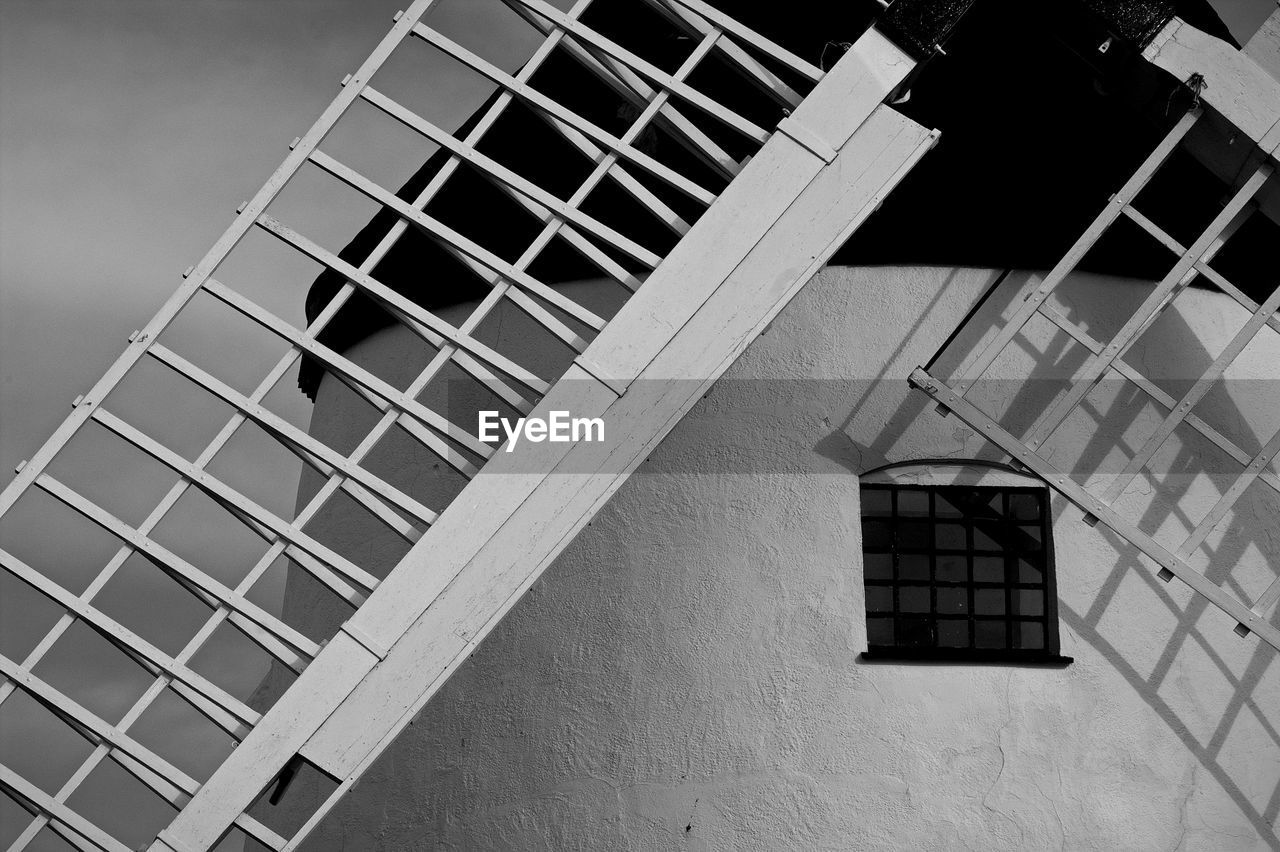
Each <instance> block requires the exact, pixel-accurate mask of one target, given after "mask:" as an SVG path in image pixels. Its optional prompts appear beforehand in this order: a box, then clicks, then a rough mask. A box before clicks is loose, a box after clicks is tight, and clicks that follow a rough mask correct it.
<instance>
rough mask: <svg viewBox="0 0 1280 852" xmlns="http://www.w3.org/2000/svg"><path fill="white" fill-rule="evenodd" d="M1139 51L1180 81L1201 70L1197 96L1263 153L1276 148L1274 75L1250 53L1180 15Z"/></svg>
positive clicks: (1279, 88)
mask: <svg viewBox="0 0 1280 852" xmlns="http://www.w3.org/2000/svg"><path fill="white" fill-rule="evenodd" d="M1142 55H1143V57H1144V58H1146V60H1147V61H1148V62H1150V63H1152V64H1153V65H1155V66H1157V67H1158V68H1163V69H1164V70H1165V71H1168V72H1169V73H1170V74H1172V75H1173V76H1174V77H1176V78H1177V79H1179V80H1182V81H1184V82H1185V81H1187V80H1190V79H1191V78H1192V77H1193V76H1194V75H1197V74H1199V75H1201V76H1202V77H1203V78H1204V86H1203V88H1202V89H1201V92H1200V98H1201V100H1203V101H1205V102H1206V103H1208V104H1209V105H1210V106H1212V107H1213V108H1214V109H1216V110H1217V111H1218V112H1220V113H1222V115H1223V116H1224V117H1225V118H1226V119H1227V120H1228V121H1230V122H1231V123H1232V124H1234V125H1235V126H1236V127H1237V128H1239V130H1240V131H1241V132H1242V133H1244V134H1245V135H1246V136H1247V137H1248V138H1250V139H1252V140H1253V141H1254V142H1256V143H1258V144H1259V146H1261V148H1262V150H1263V151H1264V152H1265V153H1266V154H1267V155H1268V156H1270V157H1275V156H1276V152H1277V149H1278V148H1280V80H1277V79H1276V78H1275V77H1273V76H1271V74H1269V73H1268V72H1267V71H1266V70H1265V69H1263V68H1262V66H1260V65H1259V64H1258V63H1257V62H1256V61H1254V59H1253V58H1251V57H1250V56H1248V55H1246V54H1245V53H1243V52H1242V51H1239V50H1236V49H1235V48H1234V47H1232V46H1231V45H1229V44H1227V43H1226V42H1224V41H1222V40H1221V39H1217V38H1214V37H1213V36H1211V35H1209V34H1207V33H1204V32H1201V31H1200V30H1198V29H1196V28H1195V27H1193V26H1191V25H1190V24H1188V23H1186V22H1185V21H1183V20H1182V19H1181V18H1174V19H1173V20H1172V21H1170V22H1169V23H1168V24H1167V25H1166V26H1165V28H1164V29H1163V30H1161V31H1160V34H1159V35H1157V36H1156V37H1155V39H1154V40H1153V41H1152V42H1151V44H1149V45H1148V46H1147V49H1146V50H1145V51H1143V54H1142Z"/></svg>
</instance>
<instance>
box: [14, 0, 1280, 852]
mask: <svg viewBox="0 0 1280 852" xmlns="http://www.w3.org/2000/svg"><path fill="white" fill-rule="evenodd" d="M405 2H407V0H3V2H0V470H2V471H3V472H2V473H0V482H7V481H8V480H9V479H10V478H11V476H12V470H13V466H14V465H15V464H16V463H17V462H18V461H19V460H21V459H23V458H27V457H29V456H30V455H31V454H32V453H34V452H35V450H36V449H37V448H38V447H39V445H40V443H41V442H42V441H43V439H44V438H45V436H47V435H48V434H49V433H50V432H51V431H52V430H53V429H54V428H55V427H56V426H57V424H58V423H59V422H60V421H61V420H62V419H63V418H64V417H65V415H66V414H67V411H68V406H69V404H70V402H71V400H72V399H73V398H74V397H75V396H76V395H77V394H80V393H83V392H85V391H86V390H87V389H88V388H89V387H90V386H91V385H92V384H93V382H95V381H96V380H97V379H98V377H99V376H100V375H101V374H102V372H103V370H104V369H105V368H106V366H107V365H108V364H109V363H110V361H111V360H113V359H114V358H115V357H116V356H117V355H118V354H119V352H120V351H121V349H122V348H123V346H124V345H125V339H126V337H127V335H128V334H129V332H131V331H132V330H134V329H136V328H139V327H141V326H142V325H143V324H145V323H146V321H147V319H148V318H149V317H150V316H151V315H152V314H153V313H154V311H155V310H156V309H157V308H158V307H159V306H160V304H161V303H162V302H163V301H164V299H165V297H166V296H167V295H168V294H169V293H170V292H172V290H173V289H174V288H175V287H176V286H177V285H178V283H179V281H180V275H181V272H182V270H183V269H185V268H186V267H187V266H189V265H191V264H194V263H195V262H197V261H198V260H199V259H200V257H201V256H202V255H203V254H204V252H205V251H206V250H207V249H208V247H209V246H210V245H211V244H212V243H213V241H214V240H215V239H216V238H217V237H218V236H219V235H220V234H221V232H222V230H223V229H224V228H225V227H226V225H227V224H228V223H229V222H230V220H231V218H232V216H233V215H234V211H235V208H236V206H237V205H238V204H239V203H240V202H242V201H244V200H246V199H247V198H249V197H250V196H252V195H253V193H254V192H255V191H256V190H257V188H258V186H259V185H261V183H262V181H263V180H264V179H265V178H266V177H267V176H268V175H269V174H270V172H271V171H272V170H273V169H274V167H275V166H276V165H277V164H278V163H279V161H280V160H281V158H282V157H283V156H284V155H285V152H286V146H287V144H288V143H289V141H290V140H291V139H293V138H294V137H295V136H297V135H300V134H301V133H302V132H303V131H305V129H306V128H307V127H308V126H310V124H311V122H312V121H313V120H314V119H315V117H316V116H317V115H318V114H319V113H320V111H321V110H322V109H323V107H324V106H325V105H326V104H327V103H328V101H329V100H330V99H331V98H332V97H333V95H334V93H335V92H336V91H337V88H338V83H339V81H340V80H341V78H342V77H343V75H344V74H346V73H348V72H350V71H352V70H354V69H355V67H356V66H357V65H358V64H359V62H360V61H361V60H362V59H363V58H364V57H365V55H367V53H368V52H369V50H370V49H371V48H372V47H373V45H374V44H375V43H376V42H377V40H378V39H379V38H380V37H381V36H382V35H383V34H384V33H385V32H386V30H387V28H388V27H389V26H390V24H391V16H392V14H393V13H394V12H395V11H396V10H397V9H398V8H400V7H401V6H403V5H404V4H405ZM491 5H494V4H479V3H474V2H473V0H452V2H446V3H445V4H444V7H443V8H442V9H441V12H442V13H443V14H442V15H441V17H440V18H439V19H433V22H438V23H439V24H440V25H441V26H442V27H443V28H446V29H447V27H448V25H450V24H451V25H452V26H453V27H455V28H457V30H458V31H459V32H462V31H470V32H472V33H473V34H475V33H480V34H483V36H484V38H485V39H486V40H488V42H489V43H490V44H492V45H496V47H494V50H495V51H496V52H498V53H502V54H504V55H506V56H507V61H506V62H505V63H504V64H505V65H507V67H509V68H514V67H515V66H516V65H518V64H519V62H520V61H521V59H522V56H521V52H520V50H519V49H515V48H512V46H511V44H510V42H509V40H504V38H502V37H495V34H496V35H497V36H503V35H505V33H501V32H498V31H499V30H500V29H501V25H500V24H498V23H496V22H495V20H493V19H490V18H485V17H482V16H481V15H482V14H483V13H481V12H479V11H478V10H479V9H481V8H488V7H490V6H491ZM1214 5H1215V6H1216V7H1217V8H1218V9H1219V11H1220V12H1221V13H1222V14H1223V17H1224V19H1225V20H1226V21H1227V23H1228V24H1229V25H1230V26H1231V27H1232V28H1233V30H1234V31H1235V33H1236V35H1237V37H1238V38H1240V39H1241V40H1242V41H1243V40H1245V39H1246V38H1247V37H1248V35H1249V34H1250V33H1251V32H1252V31H1253V30H1254V29H1256V27H1257V25H1258V23H1259V22H1260V21H1261V20H1262V19H1263V18H1265V16H1266V15H1267V14H1268V13H1269V12H1270V10H1271V9H1273V8H1274V3H1273V0H1216V2H1215V4H1214ZM430 79H431V80H432V86H433V87H434V89H433V90H432V91H430V92H428V93H427V94H428V96H429V97H432V98H434V99H435V100H436V101H437V102H438V105H439V104H443V106H444V108H445V110H446V112H447V113H450V114H451V115H452V116H453V117H454V118H455V119H459V120H460V119H461V118H462V117H463V116H464V115H465V114H466V112H468V111H469V109H470V108H471V106H470V105H472V104H474V103H476V102H477V101H478V99H479V97H481V96H482V95H483V90H482V89H480V88H477V87H476V86H475V85H472V84H468V83H466V82H465V81H462V80H461V79H460V78H459V79H455V78H453V77H439V76H432V77H430ZM437 116H438V114H437ZM441 123H444V124H446V126H448V122H447V121H442V122H441ZM335 144H339V143H337V142H335ZM396 144H398V145H400V146H401V147H400V149H399V150H398V152H397V153H398V155H399V159H398V160H397V162H398V163H399V164H400V165H399V166H396V167H391V166H388V172H387V174H386V175H385V183H387V184H388V185H394V184H395V180H396V179H397V178H398V179H403V178H404V177H407V176H408V174H407V171H408V169H409V168H411V167H412V166H413V165H416V164H417V163H419V162H421V158H422V157H424V156H425V154H426V152H427V151H428V150H429V149H426V148H420V147H414V146H413V145H409V144H408V143H396ZM357 147H358V146H357ZM352 155H353V156H355V155H356V152H355V151H354V150H353V152H352ZM391 159H396V158H391ZM375 166H376V164H371V167H375ZM397 169H398V170H397ZM375 176H376V175H375ZM350 213H351V215H350V216H348V217H347V218H345V219H343V218H341V217H337V218H333V219H331V220H329V221H324V222H319V223H316V227H318V228H320V229H321V230H324V231H327V232H329V233H330V234H331V235H333V236H334V237H335V238H336V239H337V242H336V245H335V244H334V243H333V242H330V243H329V244H330V246H331V247H336V246H340V245H341V238H340V236H339V235H341V234H344V233H348V234H349V233H350V231H351V229H352V228H353V227H354V224H355V223H356V222H357V221H358V220H359V219H360V218H361V217H363V216H364V215H366V211H364V210H355V211H350ZM268 277H270V276H268ZM229 283H232V282H229ZM306 283H307V279H305V278H304V279H302V280H288V281H286V282H285V285H284V286H283V287H282V288H281V289H279V290H278V291H276V292H264V293H263V294H261V295H262V297H263V298H264V299H266V300H267V303H268V304H269V305H270V306H271V307H272V309H273V310H276V311H277V312H279V313H281V314H282V315H284V316H285V317H286V318H288V319H292V320H294V321H297V320H299V319H300V316H301V306H302V295H303V290H302V287H303V286H304V285H305V284H306ZM255 295H259V294H255ZM221 342H222V341H220V340H216V339H215V340H209V341H205V343H206V345H210V346H213V347H217V346H218V345H220V344H221ZM286 381H288V380H286ZM282 404H283V405H284V406H285V407H286V408H287V409H288V413H289V415H290V416H292V417H293V418H294V419H295V420H297V421H299V422H301V423H304V424H305V420H306V417H307V413H308V412H307V406H306V405H305V403H304V402H303V400H302V398H301V396H300V395H298V394H293V395H292V396H287V397H286V398H285V399H284V401H283V403H282ZM109 471H110V467H109V465H107V464H106V463H103V467H102V472H103V475H102V477H101V479H102V482H103V486H102V487H103V488H104V489H108V488H109V490H112V491H120V492H132V491H135V490H136V491H138V492H139V493H142V492H147V491H148V490H149V489H153V487H154V484H153V483H148V482H143V481H137V482H134V481H132V480H131V481H130V482H129V487H124V484H122V483H121V482H120V481H119V480H118V479H116V478H114V477H113V476H112V475H111V474H110V472H109ZM91 472H95V471H91ZM273 479H274V481H275V482H277V483H278V487H277V488H276V493H274V494H270V495H266V496H264V497H263V498H262V499H263V500H264V501H267V502H270V501H275V502H276V503H278V504H279V505H281V506H285V507H287V506H290V505H291V503H292V492H293V489H294V487H295V483H296V470H292V471H291V470H284V469H282V470H281V471H280V472H279V475H278V476H276V477H273ZM282 511H285V510H283V509H282ZM179 529H182V528H181V527H179ZM201 530H202V531H203V532H204V539H195V541H196V544H195V545H193V546H195V547H197V548H199V546H200V545H201V543H202V541H204V540H208V536H209V534H210V532H209V530H208V529H207V528H201ZM190 535H194V533H193V532H192V531H191V529H190V528H189V527H188V528H187V529H185V531H183V536H184V537H185V536H190ZM220 543H221V544H225V542H220ZM73 544H74V546H75V547H76V548H80V549H91V543H88V542H83V541H76V542H74V543H73ZM71 546H72V545H71V544H68V545H67V547H68V548H70V547H71ZM199 549H203V550H204V551H210V550H214V549H215V548H212V547H203V548H199ZM222 549H223V550H224V551H225V552H224V558H225V560H226V561H227V562H228V563H233V562H236V561H237V560H239V559H240V558H241V557H243V555H244V553H245V552H247V551H243V550H235V549H230V550H228V549H227V548H225V547H223V548H222ZM54 555H55V556H62V554H54ZM66 560H67V561H72V560H71V557H70V556H69V555H68V556H67V557H66ZM54 561H57V560H56V559H55V560H54ZM140 582H141V581H140ZM5 588H8V587H5ZM159 595H160V592H159V591H158V590H156V591H155V592H154V594H153V595H151V596H149V597H147V598H146V599H145V601H144V600H143V599H141V598H134V599H133V603H132V605H133V606H135V607H137V606H139V605H147V606H151V605H155V601H157V600H160V599H161V598H160V597H159ZM164 599H165V600H168V598H164ZM173 600H174V601H175V602H174V603H173V606H174V607H177V606H179V604H178V603H177V602H176V601H177V598H176V597H175V598H174V599H173ZM116 605H117V606H119V607H122V608H127V607H128V606H129V605H130V603H129V601H128V600H125V599H124V598H123V597H122V599H121V600H119V601H117V602H116ZM27 615H28V614H27V613H23V615H22V618H26V617H27ZM31 617H32V618H34V617H35V616H31ZM41 617H43V616H41ZM192 617H194V615H193V616H192ZM179 620H180V621H186V620H187V616H186V615H185V614H184V615H183V616H182V618H181V619H179ZM4 621H6V622H7V624H3V625H0V637H8V638H12V636H13V634H14V633H15V632H23V631H29V624H28V623H27V622H25V621H22V620H21V619H20V618H19V617H15V616H14V614H13V612H12V611H10V613H9V617H8V618H6V619H4ZM175 624H176V622H175ZM175 629H177V628H176V626H175ZM161 638H167V637H161ZM157 641H160V639H157ZM227 641H228V642H231V641H232V640H230V639H229V640H227ZM0 644H4V643H0ZM7 653H10V652H8V651H7ZM64 656H66V659H59V660H55V661H52V662H51V664H50V666H51V672H52V673H50V676H51V677H55V676H56V672H57V671H61V672H62V676H63V677H64V678H65V679H67V680H68V681H74V680H77V679H80V678H82V676H84V675H86V674H89V673H92V672H99V673H101V672H102V671H104V670H111V666H113V665H118V663H116V662H112V661H110V660H107V659H106V657H105V656H103V657H101V658H100V657H97V656H93V655H91V654H88V653H82V654H72V655H64ZM223 674H224V675H225V678H226V680H227V682H228V683H230V684H233V685H234V686H235V687H236V689H235V690H234V691H236V692H238V693H239V692H241V691H242V690H244V689H247V688H251V687H252V684H253V683H255V682H256V680H257V678H258V677H259V676H260V672H259V671H257V670H255V669H252V668H250V669H247V670H243V671H228V672H224V673H223ZM131 688H132V687H131ZM127 691H128V690H126V692H127ZM98 699H99V700H100V701H101V702H102V707H103V708H104V709H103V712H104V713H108V711H109V710H111V709H112V708H114V707H116V706H117V705H120V704H121V702H122V700H123V699H122V698H121V697H120V696H115V695H110V694H103V695H100V696H98ZM15 706H16V705H12V704H11V705H10V708H9V709H8V714H9V715H5V712H4V710H3V708H0V729H2V730H0V745H3V743H12V742H15V741H19V742H23V741H25V742H28V743H37V744H38V743H40V741H41V729H40V728H39V726H38V725H37V724H36V723H35V722H33V721H31V720H30V718H29V717H28V715H24V714H23V713H22V712H20V711H21V709H22V708H18V709H13V708H14V707H15ZM157 712H158V713H160V722H159V723H158V727H164V726H165V725H167V726H168V730H170V731H171V732H172V734H171V736H169V737H168V745H170V746H172V744H173V742H176V741H181V740H182V739H183V738H184V737H187V736H189V729H188V728H187V727H184V726H185V725H186V722H185V721H184V717H182V715H181V712H180V710H179V709H178V708H161V709H160V710H158V711H157ZM31 718H34V717H31ZM162 745H164V743H157V745H156V747H157V748H159V747H161V746H162ZM189 751H190V752H191V753H190V754H189V755H188V756H187V757H188V759H189V760H190V761H191V762H192V764H193V765H198V764H200V763H201V762H202V760H207V759H208V757H209V755H213V754H216V753H217V752H218V751H219V745H218V743H216V742H214V741H205V742H201V743H198V744H195V745H192V746H191V748H190V749H189ZM13 756H14V755H13V753H12V751H9V752H8V753H7V754H6V761H8V760H9V758H10V757H13ZM75 757H76V753H74V749H72V750H70V751H68V752H67V753H65V754H61V753H59V754H56V755H53V754H49V753H48V752H47V751H45V750H43V749H41V753H39V754H36V753H33V752H30V751H28V752H27V753H26V754H25V755H17V759H18V760H19V762H23V761H26V762H30V763H32V765H47V766H49V767H52V768H51V769H50V771H53V770H54V769H56V768H57V766H60V765H61V764H62V763H63V762H69V761H71V760H74V759H75ZM80 757H83V754H80ZM32 771H36V770H32ZM0 798H3V797H0ZM103 800H104V801H105V797H103ZM6 807H8V806H6V805H5V804H4V803H3V802H0V823H3V822H4V821H5V819H6V817H8V816H12V815H13V814H12V812H11V810H6ZM103 819H111V817H110V816H109V815H107V816H104V817H103ZM4 839H5V835H4V833H3V832H0V841H3V840H4ZM0 845H3V844H0Z"/></svg>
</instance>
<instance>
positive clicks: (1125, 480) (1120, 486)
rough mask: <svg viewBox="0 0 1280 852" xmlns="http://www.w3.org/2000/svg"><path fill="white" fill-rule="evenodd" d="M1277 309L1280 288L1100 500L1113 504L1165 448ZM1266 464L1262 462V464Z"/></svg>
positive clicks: (1193, 387)
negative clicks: (1162, 448)
mask: <svg viewBox="0 0 1280 852" xmlns="http://www.w3.org/2000/svg"><path fill="white" fill-rule="evenodd" d="M1277 307H1280V287H1278V288H1276V291H1275V292H1274V293H1272V294H1271V297H1270V298H1268V299H1267V301H1265V302H1263V303H1262V305H1261V306H1260V307H1259V308H1258V310H1257V311H1255V312H1254V314H1253V316H1251V317H1249V321H1248V322H1246V323H1245V324H1244V326H1243V327H1242V328H1241V329H1240V330H1239V331H1237V332H1236V334H1235V335H1234V336H1233V337H1232V338H1231V342H1229V343H1228V344H1227V345H1226V347H1225V348H1224V349H1223V350H1222V351H1221V352H1220V353H1218V356H1217V357H1216V358H1214V359H1213V363H1212V364H1210V365H1209V367H1208V369H1206V370H1205V371H1204V373H1203V374H1202V375H1201V376H1200V378H1199V379H1197V380H1196V382H1195V384H1193V385H1192V386H1191V388H1190V389H1189V390H1188V391H1187V392H1186V393H1185V394H1183V396H1182V399H1180V400H1179V401H1178V404H1177V405H1176V406H1174V408H1173V409H1172V410H1171V411H1170V412H1169V415H1168V416H1167V417H1166V418H1165V419H1164V420H1163V421H1162V422H1161V423H1160V425H1159V426H1158V427H1157V428H1156V431H1155V432H1154V433H1152V435H1151V436H1150V437H1149V438H1147V440H1146V441H1145V442H1143V445H1142V447H1141V449H1139V450H1138V452H1136V453H1134V455H1133V457H1132V458H1131V459H1129V461H1128V462H1127V463H1126V464H1125V466H1124V469H1123V470H1122V471H1121V472H1120V474H1119V475H1118V476H1117V477H1116V478H1115V479H1114V480H1113V481H1112V482H1111V483H1110V484H1109V485H1108V486H1107V489H1106V491H1104V492H1103V494H1102V499H1103V500H1104V501H1106V502H1107V503H1111V502H1113V501H1115V499H1116V498H1117V497H1119V496H1120V494H1121V493H1122V492H1123V491H1124V489H1125V488H1126V487H1127V486H1128V485H1129V483H1130V482H1132V481H1133V478H1134V477H1135V476H1137V475H1138V471H1140V470H1141V469H1142V468H1143V467H1144V466H1146V464H1147V462H1149V461H1150V460H1151V457H1152V456H1154V455H1155V454H1156V451H1157V450H1159V449H1160V447H1162V446H1163V445H1164V442H1165V441H1167V440H1168V439H1169V437H1170V436H1171V435H1172V434H1173V433H1174V430H1176V429H1177V428H1178V426H1179V425H1181V423H1182V422H1183V421H1184V420H1185V419H1186V417H1187V415H1188V414H1190V413H1191V410H1192V409H1193V408H1195V407H1196V405H1197V404H1198V403H1199V402H1200V400H1202V399H1204V397H1205V395H1206V394H1207V393H1209V391H1210V390H1212V389H1213V386H1214V384H1215V383H1216V382H1217V381H1218V379H1219V378H1221V377H1222V375H1223V373H1225V372H1226V371H1227V368H1228V367H1230V366H1231V364H1232V363H1233V362H1234V361H1235V359H1236V356H1238V355H1239V354H1240V353H1241V352H1243V351H1244V348H1245V347H1246V346H1248V345H1249V344H1250V343H1251V342H1252V341H1253V339H1254V337H1255V336H1257V334H1258V332H1259V331H1261V330H1262V326H1263V325H1264V324H1265V323H1266V321H1267V317H1268V316H1270V315H1271V314H1272V313H1273V312H1274V311H1275V310H1276V308H1277ZM1264 465H1265V463H1264Z"/></svg>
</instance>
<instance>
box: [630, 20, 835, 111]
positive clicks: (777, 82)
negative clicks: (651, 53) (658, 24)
mask: <svg viewBox="0 0 1280 852" xmlns="http://www.w3.org/2000/svg"><path fill="white" fill-rule="evenodd" d="M645 3H646V4H647V5H648V6H649V7H650V8H651V9H654V10H656V11H657V12H659V13H660V14H661V15H663V16H664V17H665V18H667V19H668V20H670V21H672V22H674V23H677V24H678V25H680V26H681V27H682V28H684V29H686V30H687V31H688V32H690V33H692V34H693V35H696V36H697V37H699V38H702V37H705V36H706V35H707V34H709V33H711V32H712V31H715V32H718V33H723V32H725V31H724V30H721V29H719V28H717V27H716V26H715V25H714V24H712V23H711V22H709V21H708V20H707V19H706V18H704V17H702V16H701V15H699V14H698V13H697V12H694V11H693V10H692V9H690V8H687V7H684V6H681V5H680V4H678V3H669V2H666V0H645ZM713 11H714V10H713ZM722 17H723V16H722ZM729 23H731V24H732V25H733V26H734V29H735V30H737V32H738V35H737V37H738V38H742V39H743V40H744V41H746V39H745V38H743V36H744V35H745V36H748V37H750V38H751V39H752V40H754V41H756V42H758V43H763V44H764V45H765V46H766V47H769V48H772V49H776V50H781V48H778V47H777V45H774V44H773V43H772V42H770V41H769V40H768V39H765V38H763V37H762V36H759V35H758V34H757V33H755V31H754V30H751V29H749V28H747V27H743V26H741V25H739V24H738V23H737V22H736V21H733V20H732V19H729ZM717 47H718V48H719V49H720V52H722V53H723V54H724V55H725V57H726V59H727V61H728V64H729V65H730V67H732V68H734V69H735V70H737V71H738V73H740V74H741V75H742V76H743V78H744V79H746V80H749V81H750V82H751V83H752V84H754V85H755V86H756V87H757V88H759V89H760V91H762V92H764V93H765V94H767V95H770V96H772V97H773V98H775V99H776V100H777V101H778V103H779V104H781V105H782V106H784V107H786V108H788V109H794V108H795V107H798V106H800V102H801V101H802V100H804V97H803V96H802V95H800V93H798V92H797V91H796V90H795V89H793V88H791V86H789V85H787V83H786V81H785V80H783V79H782V78H781V77H779V76H778V75H777V74H775V73H773V72H772V71H770V70H769V68H768V67H766V66H765V65H764V63H762V62H759V61H757V60H756V58H755V57H754V56H752V55H751V54H750V53H748V52H747V51H745V50H743V49H742V48H741V47H739V46H738V44H737V43H736V42H735V41H733V40H732V39H731V38H727V37H726V38H722V39H718V40H717ZM794 58H795V59H796V60H797V61H799V62H802V63H804V60H803V59H800V58H799V57H798V56H797V57H794ZM804 64H806V65H807V64H808V63H804ZM810 67H811V68H813V66H810ZM813 70H815V71H818V69H817V68H813ZM818 76H819V77H821V71H818Z"/></svg>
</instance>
